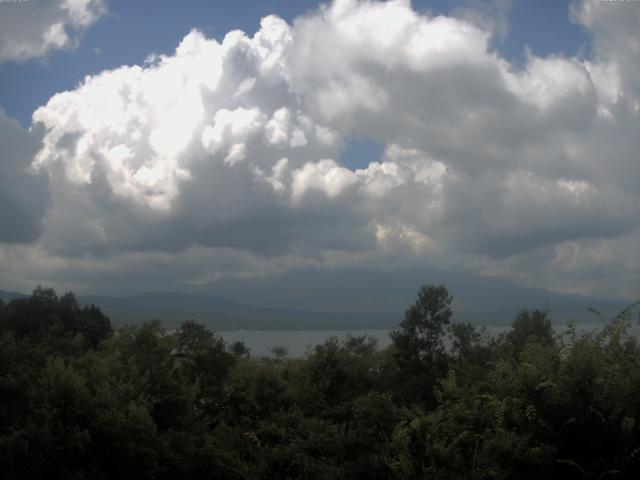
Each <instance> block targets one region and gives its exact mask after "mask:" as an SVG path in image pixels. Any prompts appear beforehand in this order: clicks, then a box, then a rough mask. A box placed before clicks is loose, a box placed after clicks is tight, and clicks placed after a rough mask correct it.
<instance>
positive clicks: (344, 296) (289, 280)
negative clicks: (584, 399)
mask: <svg viewBox="0 0 640 480" xmlns="http://www.w3.org/2000/svg"><path fill="white" fill-rule="evenodd" d="M424 284H444V285H446V286H447V289H448V290H449V292H450V293H451V294H452V296H453V310H454V320H455V321H469V322H472V323H476V324H485V325H504V324H509V323H510V322H511V321H512V320H513V318H514V316H515V315H516V314H517V313H518V311H520V310H522V309H534V308H548V309H549V310H550V312H551V317H552V318H553V319H554V320H555V321H556V322H563V321H565V320H568V319H570V318H573V319H575V320H593V319H594V316H593V314H590V313H589V312H587V308H588V307H594V308H596V309H598V310H600V311H602V312H603V313H604V314H605V315H613V314H616V313H618V312H619V311H620V310H622V309H623V308H625V307H626V306H627V305H628V304H629V302H625V301H618V300H607V299H599V298H593V297H587V296H581V295H565V294H561V293H555V292H550V291H547V290H543V289H536V288H525V287H521V286H518V285H515V284H513V283H510V282H508V281H505V280H501V279H497V278H490V277H480V276H475V275H470V274H468V273H455V272H450V271H443V270H437V269H428V270H427V269H415V270H411V271H402V272H379V271H368V270H333V271H331V270H326V271H318V270H295V271H290V272H288V273H285V274H282V275H277V276H270V277H264V278H255V279H243V280H225V281H220V282H217V283H214V284H212V285H211V287H210V288H209V294H211V295H215V296H218V297H221V298H226V299H228V300H231V301H238V302H240V301H242V300H243V299H251V301H252V303H254V304H257V305H261V306H264V307H276V306H277V307H278V308H284V309H292V308H294V309H299V310H302V311H306V312H317V313H322V312H343V313H354V314H361V315H369V316H370V318H371V319H374V318H375V319H376V320H383V321H384V322H386V323H387V325H390V326H394V325H397V324H398V322H399V321H400V320H401V319H402V317H403V314H404V311H405V310H406V308H407V307H408V306H409V305H410V304H411V303H412V302H413V301H414V300H415V296H416V292H417V291H418V289H419V288H420V286H422V285H424Z"/></svg>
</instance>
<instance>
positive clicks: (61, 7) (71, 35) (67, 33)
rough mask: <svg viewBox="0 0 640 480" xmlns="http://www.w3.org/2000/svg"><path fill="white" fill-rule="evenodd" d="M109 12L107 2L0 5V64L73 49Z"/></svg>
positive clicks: (40, 1) (86, 0)
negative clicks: (81, 35) (80, 37)
mask: <svg viewBox="0 0 640 480" xmlns="http://www.w3.org/2000/svg"><path fill="white" fill-rule="evenodd" d="M106 11H107V7H106V4H105V2H104V0H61V1H55V2H52V1H47V0H29V1H27V2H2V3H0V62H2V61H7V60H15V61H24V60H29V59H31V58H37V57H42V56H44V55H46V54H47V53H48V52H49V51H51V50H60V49H68V48H74V47H75V46H76V45H77V42H78V36H79V34H81V33H82V31H83V30H85V29H87V28H88V27H90V26H91V25H92V24H93V23H95V22H96V20H98V19H99V18H100V17H101V16H103V15H104V14H105V13H106Z"/></svg>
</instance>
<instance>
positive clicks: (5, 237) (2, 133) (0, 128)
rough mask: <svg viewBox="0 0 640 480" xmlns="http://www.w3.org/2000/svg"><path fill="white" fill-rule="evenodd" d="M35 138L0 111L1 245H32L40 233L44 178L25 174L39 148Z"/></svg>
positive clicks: (44, 202)
mask: <svg viewBox="0 0 640 480" xmlns="http://www.w3.org/2000/svg"><path fill="white" fill-rule="evenodd" d="M35 137H36V135H35V134H33V133H32V132H28V131H25V130H23V128H22V127H21V126H20V125H19V124H18V122H17V121H15V120H13V119H11V118H9V117H7V116H6V115H5V113H4V111H2V109H0V145H2V152H1V153H0V225H2V228H0V242H5V243H24V242H32V241H34V240H36V239H37V238H38V237H39V236H40V233H41V232H42V218H43V216H44V213H45V208H46V206H47V204H48V200H49V193H48V190H47V177H46V176H45V175H42V174H40V175H36V174H34V173H30V172H29V171H28V170H29V167H30V165H31V161H32V160H33V157H34V155H35V154H36V153H37V151H38V148H39V142H38V141H37V139H36V138H35Z"/></svg>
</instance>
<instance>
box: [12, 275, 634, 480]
mask: <svg viewBox="0 0 640 480" xmlns="http://www.w3.org/2000/svg"><path fill="white" fill-rule="evenodd" d="M450 306H451V297H450V296H449V294H448V292H447V290H446V288H445V287H443V286H425V287H423V288H422V289H421V290H420V291H419V292H418V296H417V299H416V301H415V304H413V305H411V306H410V307H409V309H408V310H407V311H406V313H405V317H404V320H403V321H402V322H401V323H400V325H399V327H398V328H397V329H396V330H395V331H394V332H393V333H392V344H391V346H390V347H389V348H386V349H384V350H379V349H377V348H376V343H375V341H374V340H373V339H371V338H368V337H356V338H347V339H345V340H338V339H336V338H331V339H329V340H327V341H326V342H325V343H324V344H321V345H318V346H316V347H315V348H314V349H313V350H312V351H311V352H310V353H309V354H307V355H306V356H305V357H304V358H287V356H286V355H285V354H284V352H282V351H280V352H278V353H279V354H278V355H276V356H275V357H274V358H252V357H251V356H250V354H249V353H250V352H248V351H247V349H246V348H245V346H244V345H243V344H242V343H235V344H232V345H229V344H226V343H225V342H224V341H223V340H222V338H221V337H220V336H218V335H216V334H215V333H214V332H212V331H210V330H209V329H207V328H205V327H204V326H202V325H199V324H196V323H194V322H191V321H187V322H185V323H184V324H182V326H181V327H180V328H179V329H178V330H176V331H174V332H168V331H167V330H165V329H164V328H163V326H162V325H161V323H160V322H158V321H151V322H148V323H145V324H144V325H142V326H139V327H133V326H129V327H123V328H121V329H119V330H118V331H116V332H114V331H112V328H111V325H110V322H109V320H108V318H107V317H106V316H105V315H104V314H103V313H102V312H101V311H100V309H99V308H98V307H93V306H92V307H80V306H79V305H78V303H77V301H76V299H75V297H74V296H73V294H70V293H68V294H65V295H64V296H61V297H58V296H57V295H56V294H55V292H53V291H52V290H50V289H43V288H37V289H36V290H35V291H34V292H33V294H32V295H31V296H30V297H28V298H23V299H17V300H12V301H11V302H9V303H7V304H3V303H2V302H1V301H0V477H4V478H50V479H57V478H60V479H63V478H64V479H84V478H92V479H103V478H136V479H137V478H141V479H143V478H152V479H169V478H170V479H177V478H218V479H235V478H238V479H245V478H247V479H260V478H267V479H357V478H367V479H376V478H379V479H386V478H406V479H413V478H416V479H421V478H429V479H431V478H433V479H457V478H461V479H502V478H523V479H526V478H531V479H537V478H545V479H547V478H549V479H555V478H563V479H573V478H575V479H582V478H604V477H609V476H611V477H612V478H634V479H635V478H640V425H638V420H640V348H639V345H638V341H637V339H636V337H635V336H634V335H632V334H631V332H630V327H631V322H632V318H631V315H632V311H631V308H629V309H627V310H625V311H623V312H622V313H621V314H620V315H618V316H617V317H616V318H614V319H612V320H609V321H604V320H603V324H602V327H601V328H600V329H598V330H596V331H592V332H585V333H578V332H577V331H576V329H575V326H572V325H568V326H567V327H566V328H565V329H564V331H562V332H559V333H554V331H553V329H552V326H551V321H550V319H549V318H548V313H547V312H544V311H523V312H521V313H520V314H518V315H517V317H516V318H515V320H514V321H513V324H512V327H511V330H510V331H508V332H506V333H504V334H501V335H498V336H495V337H488V336H487V335H485V334H483V333H482V332H480V331H477V330H476V329H475V328H474V327H473V326H472V325H470V324H464V323H451V321H450V320H451V315H452V312H451V308H450Z"/></svg>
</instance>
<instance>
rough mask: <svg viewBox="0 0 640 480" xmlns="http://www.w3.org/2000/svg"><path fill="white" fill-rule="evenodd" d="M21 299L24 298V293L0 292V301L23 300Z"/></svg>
mask: <svg viewBox="0 0 640 480" xmlns="http://www.w3.org/2000/svg"><path fill="white" fill-rule="evenodd" d="M23 297H26V295H25V294H24V293H18V292H6V291H4V290H0V300H2V301H3V302H10V301H11V300H14V299H16V298H23Z"/></svg>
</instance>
